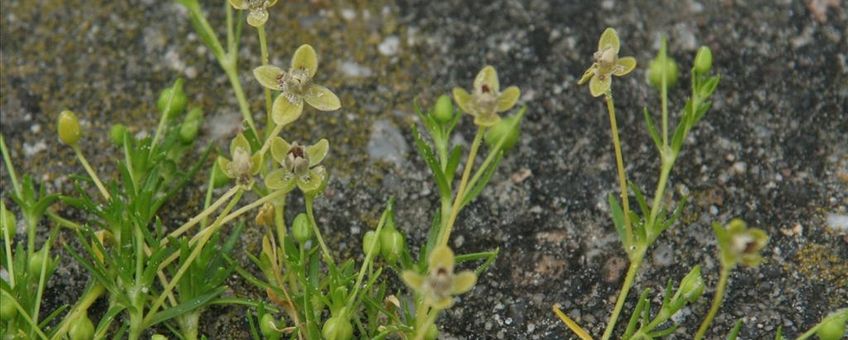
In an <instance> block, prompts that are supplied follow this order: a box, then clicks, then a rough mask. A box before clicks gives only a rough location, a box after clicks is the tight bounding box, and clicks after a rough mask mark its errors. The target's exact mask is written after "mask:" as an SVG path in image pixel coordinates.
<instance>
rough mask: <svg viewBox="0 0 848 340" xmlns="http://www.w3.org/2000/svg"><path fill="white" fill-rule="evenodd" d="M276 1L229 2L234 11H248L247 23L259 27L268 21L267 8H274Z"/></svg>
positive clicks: (247, 0) (248, 0) (243, 0)
mask: <svg viewBox="0 0 848 340" xmlns="http://www.w3.org/2000/svg"><path fill="white" fill-rule="evenodd" d="M276 3H277V0H230V5H232V6H233V8H235V9H242V10H248V11H249V13H248V14H247V23H248V24H250V26H253V27H259V26H262V25H264V24H265V22H266V21H268V7H271V6H274V4H276Z"/></svg>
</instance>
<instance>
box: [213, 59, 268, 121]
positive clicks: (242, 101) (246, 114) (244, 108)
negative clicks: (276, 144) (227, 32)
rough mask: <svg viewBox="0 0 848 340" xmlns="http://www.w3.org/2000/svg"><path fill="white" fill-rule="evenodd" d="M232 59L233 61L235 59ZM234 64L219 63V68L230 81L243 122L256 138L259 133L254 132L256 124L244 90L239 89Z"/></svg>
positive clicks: (239, 85) (239, 83) (239, 84)
mask: <svg viewBox="0 0 848 340" xmlns="http://www.w3.org/2000/svg"><path fill="white" fill-rule="evenodd" d="M230 53H235V52H230ZM232 59H235V57H233V58H232ZM235 64H236V63H235V60H234V61H233V62H232V64H230V63H224V62H221V67H223V68H224V72H225V73H226V74H227V79H229V80H230V85H232V86H233V92H235V93H236V99H237V100H238V103H239V109H241V115H242V118H243V119H244V121H245V122H247V126H248V127H249V128H250V130H251V131H253V134H254V135H255V136H257V137H258V136H259V133H258V132H257V130H256V123H254V122H253V115H252V114H251V113H250V105H249V104H248V103H247V97H246V96H245V95H244V90H243V89H242V88H241V81H240V80H239V78H238V73H237V71H236V69H235Z"/></svg>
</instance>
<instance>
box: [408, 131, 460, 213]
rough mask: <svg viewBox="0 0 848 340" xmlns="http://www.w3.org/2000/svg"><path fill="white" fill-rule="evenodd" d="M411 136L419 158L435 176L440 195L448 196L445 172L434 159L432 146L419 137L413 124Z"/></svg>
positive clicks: (448, 189)
mask: <svg viewBox="0 0 848 340" xmlns="http://www.w3.org/2000/svg"><path fill="white" fill-rule="evenodd" d="M412 136H413V137H414V138H415V148H416V149H418V153H419V154H420V155H421V158H423V159H424V163H427V166H429V167H430V171H432V172H433V177H435V180H436V186H437V187H438V188H439V194H441V195H442V197H450V196H451V189H450V186H449V185H448V181H447V179H446V178H445V174H444V173H443V172H442V168H441V166H439V162H438V161H437V160H436V156H435V155H434V154H433V148H432V147H431V146H430V144H429V143H427V142H425V141H424V139H423V138H422V137H421V133H420V132H419V131H418V127H417V126H415V125H413V126H412Z"/></svg>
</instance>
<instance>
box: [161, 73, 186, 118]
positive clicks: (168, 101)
mask: <svg viewBox="0 0 848 340" xmlns="http://www.w3.org/2000/svg"><path fill="white" fill-rule="evenodd" d="M187 102H188V98H186V95H185V92H183V80H182V79H177V81H175V82H174V85H172V86H171V87H168V88H166V89H164V90H162V93H161V94H159V100H157V101H156V107H157V108H158V109H159V112H161V113H162V114H163V115H165V116H167V117H173V116H174V115H176V114H179V113H181V112H183V110H185V107H186V103H187Z"/></svg>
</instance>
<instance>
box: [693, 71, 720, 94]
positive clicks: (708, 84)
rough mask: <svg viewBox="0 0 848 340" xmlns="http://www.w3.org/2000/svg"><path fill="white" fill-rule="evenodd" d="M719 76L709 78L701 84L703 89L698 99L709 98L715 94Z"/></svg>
mask: <svg viewBox="0 0 848 340" xmlns="http://www.w3.org/2000/svg"><path fill="white" fill-rule="evenodd" d="M718 80H719V77H718V76H714V77H709V78H708V79H707V81H705V82H703V83H702V84H701V87H700V88H699V89H698V97H699V98H703V99H706V98H709V97H710V96H712V95H713V92H715V89H716V87H717V86H718Z"/></svg>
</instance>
